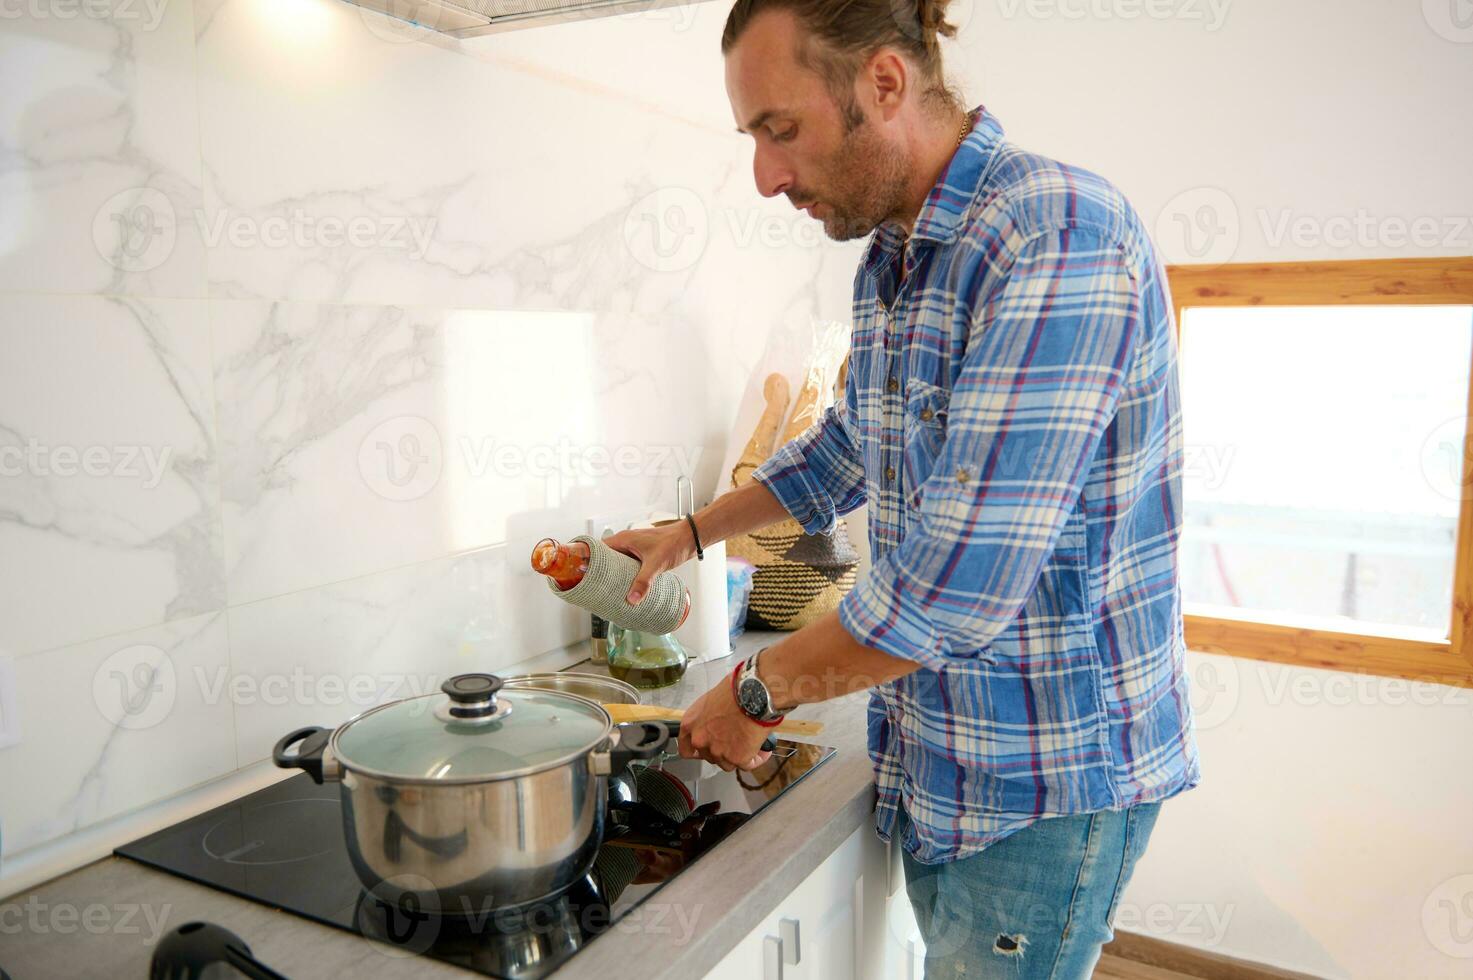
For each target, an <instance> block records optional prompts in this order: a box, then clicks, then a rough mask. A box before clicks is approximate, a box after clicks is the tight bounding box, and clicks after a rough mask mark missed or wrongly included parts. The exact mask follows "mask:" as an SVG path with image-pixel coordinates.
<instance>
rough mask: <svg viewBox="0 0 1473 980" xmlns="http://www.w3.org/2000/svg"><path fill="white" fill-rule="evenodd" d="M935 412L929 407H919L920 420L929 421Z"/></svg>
mask: <svg viewBox="0 0 1473 980" xmlns="http://www.w3.org/2000/svg"><path fill="white" fill-rule="evenodd" d="M935 414H936V413H935V412H933V411H931V410H930V409H929V408H923V409H921V421H922V422H929V421H931V419H932V418H934V417H935Z"/></svg>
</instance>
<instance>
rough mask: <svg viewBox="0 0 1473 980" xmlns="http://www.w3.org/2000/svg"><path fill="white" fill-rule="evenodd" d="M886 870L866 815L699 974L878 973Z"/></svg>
mask: <svg viewBox="0 0 1473 980" xmlns="http://www.w3.org/2000/svg"><path fill="white" fill-rule="evenodd" d="M886 877H887V875H886V855H885V846H884V845H883V844H881V843H880V841H879V840H878V839H877V838H876V837H875V832H874V828H873V826H872V825H871V824H870V823H869V822H868V821H866V822H865V823H864V824H863V825H862V826H861V827H860V828H859V829H858V830H856V831H855V832H854V833H853V834H851V835H850V836H849V838H848V839H847V840H846V841H844V843H843V844H841V845H839V847H838V849H837V850H835V851H834V853H833V854H831V855H830V856H829V858H828V860H826V861H824V863H823V864H821V865H819V866H818V867H817V868H816V869H815V870H814V872H813V873H812V874H811V875H809V876H808V878H807V879H805V880H804V881H803V883H802V884H800V885H799V886H798V887H797V888H795V889H794V890H793V891H792V893H790V894H789V895H788V896H787V898H785V899H783V900H782V901H781V902H779V903H778V906H777V908H775V909H774V910H773V911H772V912H771V913H769V914H768V916H767V918H765V919H763V920H762V922H761V923H759V924H758V926H757V928H755V929H753V930H752V931H751V932H750V933H748V934H747V936H746V938H744V939H743V940H742V941H741V942H740V943H738V944H737V946H736V948H735V949H733V950H732V951H731V952H730V953H728V954H727V955H726V958H725V959H723V960H722V961H721V962H720V963H718V964H717V965H716V968H715V969H713V970H712V971H711V972H710V973H708V974H707V975H706V980H861V978H862V980H871V978H873V980H879V978H881V977H883V976H885V975H886V974H885V973H884V972H883V970H884V966H885V960H886V956H885V946H886V945H887V942H886V938H887V937H886V928H885V900H886V894H885V892H886V890H887V889H886Z"/></svg>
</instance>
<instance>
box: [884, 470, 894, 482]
mask: <svg viewBox="0 0 1473 980" xmlns="http://www.w3.org/2000/svg"><path fill="white" fill-rule="evenodd" d="M885 479H886V480H888V481H890V482H891V483H894V482H895V467H893V466H887V467H885Z"/></svg>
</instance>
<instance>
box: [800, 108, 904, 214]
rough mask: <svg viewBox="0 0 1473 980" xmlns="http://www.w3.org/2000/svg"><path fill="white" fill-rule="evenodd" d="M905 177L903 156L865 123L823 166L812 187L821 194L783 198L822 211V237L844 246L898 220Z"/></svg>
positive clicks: (855, 130)
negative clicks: (821, 207) (811, 203)
mask: <svg viewBox="0 0 1473 980" xmlns="http://www.w3.org/2000/svg"><path fill="white" fill-rule="evenodd" d="M861 118H862V117H861ZM909 175H910V159H909V157H908V155H907V154H906V152H905V151H904V150H903V149H901V148H899V147H897V146H894V145H892V144H890V143H887V142H886V141H885V140H884V139H883V138H882V137H881V136H880V135H879V133H877V132H876V131H875V127H874V126H872V125H870V123H869V122H868V121H867V120H864V121H861V122H860V123H859V124H858V125H857V126H855V127H854V128H852V129H850V130H849V131H848V132H847V133H845V134H844V141H843V142H842V143H840V144H839V148H838V149H837V150H835V151H834V153H833V155H832V156H831V157H830V158H829V159H828V160H827V161H826V162H825V164H824V166H823V169H822V172H821V173H820V174H819V180H818V182H817V184H816V187H817V188H822V190H821V191H820V192H819V193H816V194H809V193H807V192H806V191H805V192H804V193H800V194H793V193H792V192H789V194H788V197H789V198H797V199H798V200H800V201H814V200H816V201H821V202H822V203H823V204H825V205H827V210H828V212H829V213H828V214H827V215H826V216H825V217H824V218H823V219H822V220H823V230H824V234H826V235H828V236H829V237H830V238H832V239H833V240H834V241H836V242H847V241H850V240H852V239H855V238H863V237H864V236H865V235H868V234H869V233H870V232H872V231H874V230H875V228H876V227H877V226H879V225H880V224H882V223H883V222H885V221H886V220H888V219H890V218H894V217H898V216H899V213H900V209H901V207H902V205H903V204H904V201H905V185H906V182H907V178H908V177H909Z"/></svg>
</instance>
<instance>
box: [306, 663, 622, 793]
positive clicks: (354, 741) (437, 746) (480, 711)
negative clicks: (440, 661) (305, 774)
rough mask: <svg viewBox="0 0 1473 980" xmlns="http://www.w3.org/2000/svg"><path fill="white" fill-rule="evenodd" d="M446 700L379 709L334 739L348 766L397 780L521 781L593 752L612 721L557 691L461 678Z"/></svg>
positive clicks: (490, 678) (447, 689)
mask: <svg viewBox="0 0 1473 980" xmlns="http://www.w3.org/2000/svg"><path fill="white" fill-rule="evenodd" d="M440 690H441V691H442V692H443V693H441V694H427V695H424V696H422V697H416V698H407V699H405V700H403V701H395V702H392V703H391V704H386V705H383V706H382V707H379V708H374V709H373V710H371V711H368V712H366V713H364V714H362V715H359V716H358V717H357V718H355V719H353V720H352V721H350V722H348V723H347V724H345V725H344V726H343V727H342V728H340V729H338V731H337V733H336V734H335V735H334V736H333V753H334V754H335V755H336V756H337V757H338V759H339V760H340V761H341V762H342V763H343V764H344V765H345V766H347V767H348V768H350V769H356V770H359V771H360V772H367V773H371V774H373V775H378V776H386V777H389V778H395V779H409V780H415V781H436V782H474V781H478V780H485V779H497V778H504V777H508V776H514V775H521V774H523V773H525V772H527V771H532V770H537V769H544V768H548V767H551V766H553V765H556V764H558V763H562V762H565V761H567V760H569V759H572V758H576V757H577V756H579V755H582V754H585V753H587V752H589V751H591V750H592V749H594V748H596V747H597V746H598V745H599V744H600V743H601V742H602V741H603V740H604V739H605V738H606V737H607V736H608V734H609V730H610V727H611V722H610V721H609V716H608V714H607V713H606V712H605V711H604V709H603V708H601V707H600V706H599V705H597V704H594V703H593V702H591V701H586V700H584V699H583V698H579V697H574V696H572V695H569V694H561V693H558V692H556V691H539V690H513V689H507V690H504V691H503V690H502V680H501V678H499V677H496V676H494V675H491V674H459V675H457V676H455V677H452V678H450V679H449V680H448V681H446V682H445V683H444V684H442V685H440Z"/></svg>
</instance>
